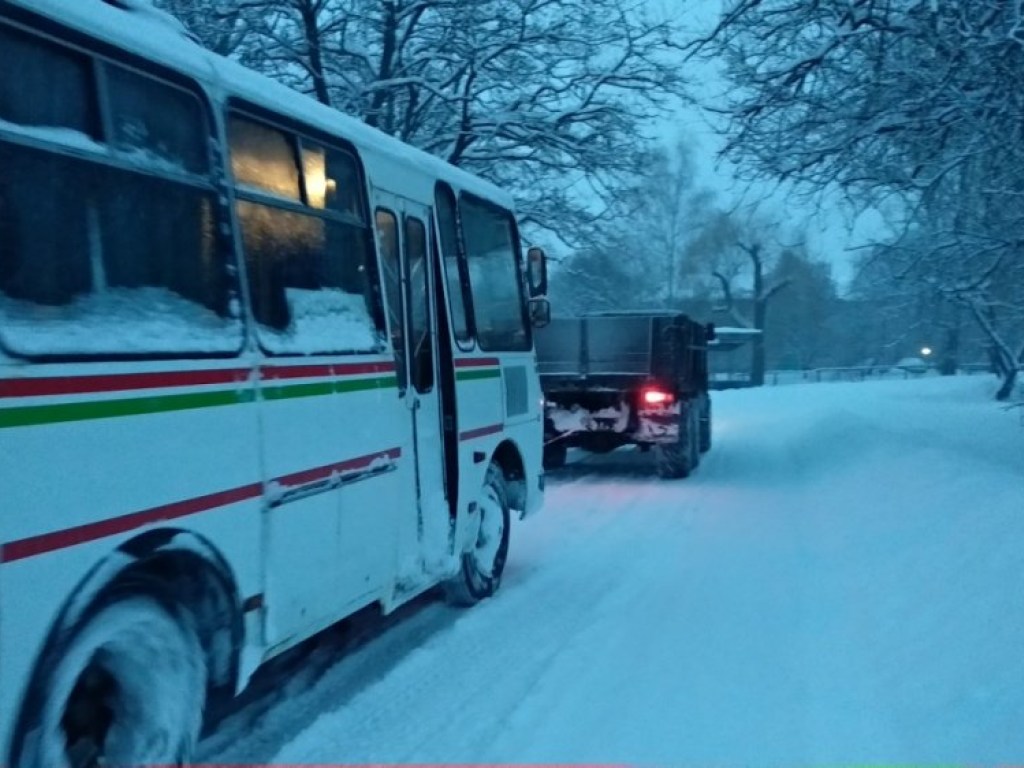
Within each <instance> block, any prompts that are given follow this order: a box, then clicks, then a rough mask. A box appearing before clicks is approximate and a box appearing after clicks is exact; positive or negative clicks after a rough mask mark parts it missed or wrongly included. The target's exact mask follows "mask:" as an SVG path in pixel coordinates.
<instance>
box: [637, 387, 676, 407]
mask: <svg viewBox="0 0 1024 768" xmlns="http://www.w3.org/2000/svg"><path fill="white" fill-rule="evenodd" d="M673 400H675V397H673V395H672V393H671V392H664V391H662V390H660V389H645V390H644V393H643V401H644V404H645V405H669V404H670V403H671V402H672V401H673Z"/></svg>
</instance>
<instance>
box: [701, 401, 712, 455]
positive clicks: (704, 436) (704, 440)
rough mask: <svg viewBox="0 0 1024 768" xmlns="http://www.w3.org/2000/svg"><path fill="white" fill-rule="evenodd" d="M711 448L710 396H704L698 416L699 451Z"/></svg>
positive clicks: (704, 451)
mask: <svg viewBox="0 0 1024 768" xmlns="http://www.w3.org/2000/svg"><path fill="white" fill-rule="evenodd" d="M710 450H711V398H710V397H708V396H707V395H705V396H704V408H703V410H702V411H701V417H700V452H701V453H707V452H708V451H710Z"/></svg>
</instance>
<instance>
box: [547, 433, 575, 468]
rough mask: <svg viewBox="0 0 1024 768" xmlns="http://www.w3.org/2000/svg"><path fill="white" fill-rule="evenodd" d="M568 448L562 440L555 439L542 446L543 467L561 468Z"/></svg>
mask: <svg viewBox="0 0 1024 768" xmlns="http://www.w3.org/2000/svg"><path fill="white" fill-rule="evenodd" d="M568 452H569V449H568V447H567V446H566V444H565V441H564V440H556V441H555V442H553V443H548V444H547V445H545V446H544V469H561V468H562V467H564V466H565V457H566V454H568Z"/></svg>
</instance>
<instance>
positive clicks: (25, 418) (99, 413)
mask: <svg viewBox="0 0 1024 768" xmlns="http://www.w3.org/2000/svg"><path fill="white" fill-rule="evenodd" d="M396 384H397V379H396V378H395V377H394V376H378V377H375V378H371V379H349V380H343V381H328V382H315V383H311V384H296V385H294V386H288V387H268V388H265V389H263V390H262V394H263V396H264V397H265V398H266V399H267V400H284V399H286V398H293V397H319V396H322V395H330V394H333V393H335V392H360V391H364V390H369V389H382V388H386V387H394V386H396ZM255 394H256V393H255V392H254V391H253V390H248V389H246V390H236V389H232V390H226V391H220V392H193V393H190V394H187V395H156V396H154V397H134V398H127V399H123V400H93V401H91V402H88V403H55V404H53V405H29V406H24V407H22V408H4V409H0V429H8V428H10V427H30V426H38V425H42V424H59V423H61V422H68V421H89V420H92V419H113V418H117V417H119V416H144V415H148V414H155V413H171V412H173V411H188V410H194V409H197V408H215V407H217V406H222V405H237V404H239V403H251V402H252V401H253V400H254V399H255Z"/></svg>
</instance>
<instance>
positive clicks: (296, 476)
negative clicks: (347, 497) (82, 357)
mask: <svg viewBox="0 0 1024 768" xmlns="http://www.w3.org/2000/svg"><path fill="white" fill-rule="evenodd" d="M401 455H402V450H401V449H400V448H392V449H390V450H387V451H381V452H380V453H373V454H370V455H368V456H360V457H358V458H355V459H349V460H347V461H341V462H338V463H336V464H328V465H327V466H324V467H317V468H315V469H309V470H304V471H302V472H295V473H293V474H290V475H284V476H283V477H279V478H275V480H274V481H273V482H277V483H280V484H282V485H288V486H294V485H301V484H302V483H308V482H312V481H314V480H321V479H323V478H326V477H330V475H331V474H332V473H333V472H342V471H345V470H352V469H361V468H364V467H367V466H369V465H370V464H372V463H373V462H374V461H376V460H377V459H385V458H387V459H397V458H399V457H400V456H401ZM262 493H263V485H262V484H261V483H250V484H249V485H243V486H241V487H238V488H232V489H230V490H227V491H219V492H217V493H210V494H207V495H205V496H198V497H196V498H194V499H186V500H185V501H177V502H174V503H172V504H164V505H161V506H159V507H153V508H152V509H145V510H143V511H141V512H132V513H130V514H127V515H121V516H120V517H112V518H110V519H108V520H100V521H98V522H95V523H86V524H85V525H78V526H75V527H74V528H66V529H64V530H62V531H54V532H53V533H44V534H41V535H39V536H30V537H28V538H26V539H19V540H17V541H11V542H8V543H6V544H0V563H13V562H15V561H17V560H24V559H26V558H29V557H35V556H36V555H43V554H46V553H48V552H55V551H57V550H60V549H67V548H68V547H73V546H76V545H78V544H85V543H86V542H90V541H96V540H98V539H103V538H106V537H108V536H116V535H117V534H119V533H127V532H128V531H131V530H134V529H136V528H142V527H143V526H146V525H151V524H153V523H159V522H164V521H167V520H177V519H179V518H182V517H188V516H190V515H195V514H199V513H200V512H208V511H209V510H211V509H216V508H217V507H226V506H227V505H229V504H235V503H237V502H240V501H247V500H249V499H254V498H257V497H259V496H260V495H261V494H262Z"/></svg>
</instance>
